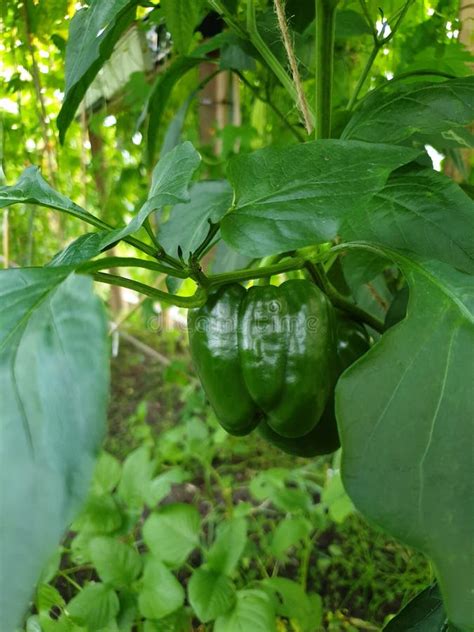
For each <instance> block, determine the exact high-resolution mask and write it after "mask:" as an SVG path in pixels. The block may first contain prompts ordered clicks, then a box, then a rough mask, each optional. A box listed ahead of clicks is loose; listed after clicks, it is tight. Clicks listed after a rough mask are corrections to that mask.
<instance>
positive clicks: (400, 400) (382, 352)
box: [336, 247, 474, 631]
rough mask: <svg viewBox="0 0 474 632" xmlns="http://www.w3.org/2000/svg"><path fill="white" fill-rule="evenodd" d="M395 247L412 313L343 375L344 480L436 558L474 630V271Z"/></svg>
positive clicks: (456, 614)
mask: <svg viewBox="0 0 474 632" xmlns="http://www.w3.org/2000/svg"><path fill="white" fill-rule="evenodd" d="M369 248H370V247H369ZM385 254H388V252H387V251H386V253H385ZM390 254H391V257H392V258H393V260H394V261H396V262H397V263H398V264H399V265H400V266H401V268H402V270H403V272H404V273H405V275H406V278H407V280H408V283H409V286H410V299H409V304H408V310H407V316H406V318H405V319H404V320H403V321H402V322H400V323H399V324H398V325H395V326H394V327H392V328H391V329H390V330H389V331H388V332H387V333H386V334H385V335H384V336H383V337H382V338H381V340H380V341H379V342H378V343H377V344H376V345H375V346H374V347H372V349H371V350H370V351H369V352H368V353H367V354H366V355H365V356H363V357H362V358H361V359H360V360H359V361H358V362H356V363H355V364H354V365H352V367H350V368H349V369H348V370H347V371H346V372H345V373H344V374H343V376H342V377H341V379H340V380H339V383H338V386H337V389H336V408H337V418H338V424H339V430H340V434H341V443H342V449H343V450H342V455H343V456H342V474H343V481H344V485H345V487H346V489H347V491H348V493H349V495H350V496H351V498H352V500H353V501H354V504H355V505H356V507H357V508H358V509H359V510H360V511H361V512H362V513H363V514H364V515H365V516H367V517H368V518H369V519H370V520H373V521H374V522H375V523H376V524H378V525H380V526H381V527H383V528H385V529H386V530H387V531H388V532H389V533H391V534H392V535H394V536H395V537H398V538H400V540H402V541H403V542H406V543H407V544H410V545H412V546H414V547H416V548H418V549H420V550H421V551H423V552H425V553H426V554H427V555H429V556H430V558H431V559H432V560H433V562H434V566H435V569H436V573H437V576H438V579H439V583H440V588H441V593H442V595H443V598H444V600H445V605H446V611H447V613H448V616H449V618H450V620H451V621H452V622H453V623H454V624H455V625H456V626H458V627H459V628H460V629H461V630H466V631H468V630H472V629H473V628H474V573H473V572H472V570H473V568H474V548H473V546H472V534H473V533H474V513H473V511H472V498H473V497H474V478H473V476H472V470H473V453H472V441H473V438H474V437H473V420H474V398H473V397H472V385H473V384H474V353H473V349H474V277H473V276H469V275H467V274H464V273H462V272H460V271H457V270H455V269H453V268H451V267H449V266H447V265H445V264H442V263H440V262H433V261H416V260H414V259H412V260H410V259H408V258H406V257H404V256H402V255H400V254H397V253H393V252H392V253H390Z"/></svg>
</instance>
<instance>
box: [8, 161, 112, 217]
mask: <svg viewBox="0 0 474 632" xmlns="http://www.w3.org/2000/svg"><path fill="white" fill-rule="evenodd" d="M19 203H24V204H40V205H41V206H46V207H48V208H53V209H56V210H58V211H62V212H64V213H68V214H69V215H73V216H74V217H77V218H78V219H81V220H82V221H84V222H87V223H88V224H92V225H93V226H97V227H99V228H106V229H107V228H109V226H108V225H107V224H105V223H104V222H102V220H100V219H99V218H98V217H94V215H91V213H88V212H87V211H85V210H84V209H83V208H81V207H80V206H78V205H77V204H75V203H74V202H72V201H71V200H70V199H69V198H68V197H66V196H65V195H62V194H61V193H58V192H57V191H55V190H54V189H53V188H52V187H50V186H49V184H48V183H47V182H46V181H45V180H44V179H43V178H42V176H41V173H40V171H39V169H38V167H27V168H26V169H25V170H24V171H23V173H22V174H21V176H20V178H19V179H18V182H17V183H16V184H13V185H12V186H2V187H0V208H5V207H6V206H11V205H12V204H19Z"/></svg>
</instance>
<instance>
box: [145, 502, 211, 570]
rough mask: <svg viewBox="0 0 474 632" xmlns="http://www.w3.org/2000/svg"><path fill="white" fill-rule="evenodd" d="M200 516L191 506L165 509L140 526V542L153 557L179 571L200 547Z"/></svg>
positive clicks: (155, 513) (175, 505)
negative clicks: (141, 528) (193, 551)
mask: <svg viewBox="0 0 474 632" xmlns="http://www.w3.org/2000/svg"><path fill="white" fill-rule="evenodd" d="M200 527H201V516H200V515H199V512H198V510H197V509H196V508H195V507H193V506H192V505H184V504H174V505H166V506H165V507H163V508H162V509H160V511H157V512H154V513H152V514H151V515H150V517H149V518H148V519H147V520H146V522H145V524H144V525H143V539H144V540H145V543H146V545H147V546H148V548H149V549H150V551H151V552H152V553H153V555H154V556H155V557H157V558H158V559H160V560H163V562H165V563H166V564H169V565H170V566H175V567H179V566H181V564H183V563H184V562H185V561H186V558H187V557H188V555H189V554H190V553H191V551H192V550H193V549H195V548H196V546H197V545H198V544H199V532H200Z"/></svg>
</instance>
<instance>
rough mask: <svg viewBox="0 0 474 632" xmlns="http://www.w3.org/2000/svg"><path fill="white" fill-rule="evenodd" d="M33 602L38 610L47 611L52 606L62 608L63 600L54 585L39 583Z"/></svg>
mask: <svg viewBox="0 0 474 632" xmlns="http://www.w3.org/2000/svg"><path fill="white" fill-rule="evenodd" d="M35 604H36V608H37V609H38V612H44V611H46V612H49V611H50V610H51V608H54V607H58V608H63V607H64V605H65V601H64V599H63V597H62V595H61V594H60V592H59V591H58V590H57V589H56V588H55V587H54V586H50V585H49V584H40V585H39V586H38V589H37V591H36V599H35Z"/></svg>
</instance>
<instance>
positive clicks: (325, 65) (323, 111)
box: [315, 0, 339, 139]
mask: <svg viewBox="0 0 474 632" xmlns="http://www.w3.org/2000/svg"><path fill="white" fill-rule="evenodd" d="M338 1H339V0H316V21H315V22H316V127H315V138H316V139H319V138H330V136H331V104H332V82H333V73H334V33H335V28H336V6H337V3H338Z"/></svg>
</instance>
